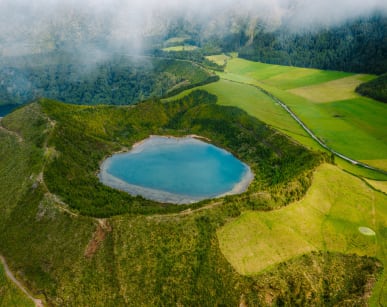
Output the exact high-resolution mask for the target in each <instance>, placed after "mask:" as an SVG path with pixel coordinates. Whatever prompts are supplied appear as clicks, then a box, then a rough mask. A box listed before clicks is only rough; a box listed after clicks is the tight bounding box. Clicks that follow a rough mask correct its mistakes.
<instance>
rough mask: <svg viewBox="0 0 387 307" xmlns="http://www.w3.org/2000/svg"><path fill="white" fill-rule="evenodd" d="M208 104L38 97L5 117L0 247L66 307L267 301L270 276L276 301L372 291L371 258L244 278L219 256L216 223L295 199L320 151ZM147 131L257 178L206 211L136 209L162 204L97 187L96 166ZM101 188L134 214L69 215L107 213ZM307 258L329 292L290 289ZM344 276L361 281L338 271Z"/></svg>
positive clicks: (26, 277)
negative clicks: (204, 150)
mask: <svg viewBox="0 0 387 307" xmlns="http://www.w3.org/2000/svg"><path fill="white" fill-rule="evenodd" d="M214 102H215V101H214V97H213V96H211V95H208V94H207V93H205V92H194V93H192V95H191V96H188V97H186V98H185V99H182V100H178V101H175V102H173V103H160V102H157V101H156V102H146V103H141V104H139V105H137V106H132V107H108V106H98V107H96V106H73V105H65V104H61V103H57V102H54V101H49V100H41V101H39V102H38V103H33V104H30V105H28V106H25V107H23V108H21V109H19V110H17V111H15V112H13V113H12V114H10V115H9V116H7V117H6V118H4V119H3V120H2V122H1V124H2V125H3V127H4V128H2V129H1V130H0V143H1V146H0V150H1V151H2V152H1V154H2V157H4V159H2V160H1V161H0V170H1V174H2V177H1V178H3V176H6V180H1V184H0V189H1V190H0V192H1V194H2V198H1V199H0V251H1V253H3V254H4V255H5V256H6V257H7V259H8V262H9V265H10V267H11V269H12V270H13V271H14V272H18V276H19V277H20V279H22V280H23V282H24V283H25V284H26V285H27V286H28V287H29V289H31V290H32V291H33V292H34V295H38V296H39V297H41V298H44V299H45V301H46V302H47V303H48V304H50V305H62V306H63V305H78V306H85V305H96V306H103V305H104V306H106V305H110V306H111V305H114V306H124V305H128V304H131V305H171V304H176V302H178V303H180V304H181V305H192V304H200V305H211V306H212V305H221V304H223V305H227V306H231V305H232V306H235V305H237V304H240V303H243V302H245V303H247V304H248V305H255V304H258V305H265V302H266V303H267V301H266V299H267V297H266V293H267V289H269V288H271V287H272V285H273V283H274V284H278V285H283V286H284V287H282V288H281V289H279V288H276V289H277V290H275V291H272V292H270V293H272V294H273V302H288V301H289V302H294V300H297V299H300V298H303V299H304V298H305V299H306V298H307V297H309V299H310V300H307V301H306V302H311V303H312V302H320V303H321V302H326V301H328V300H332V301H334V302H338V301H343V300H350V301H354V300H356V301H358V300H361V301H363V300H364V299H366V298H367V296H364V292H365V291H368V290H367V289H368V288H367V287H371V286H372V285H373V282H374V280H375V278H376V277H377V276H378V274H379V273H378V272H379V265H378V262H377V261H376V260H375V259H370V258H364V257H358V256H354V255H353V256H343V255H341V254H309V255H306V256H305V257H304V258H300V260H292V261H291V262H289V263H286V262H285V263H283V264H281V265H280V266H278V267H274V268H273V270H271V271H270V272H268V273H265V274H263V275H258V276H254V277H244V276H241V275H240V274H238V273H237V272H236V271H235V270H234V269H233V268H232V266H231V265H230V264H229V263H228V261H227V260H226V259H225V258H224V256H223V254H222V253H221V251H220V249H219V246H218V240H217V236H216V230H217V229H219V227H221V226H223V225H225V223H227V222H228V221H230V219H234V218H235V217H237V216H238V215H239V214H240V212H241V211H244V210H246V209H259V208H261V209H269V208H271V207H273V206H274V207H276V206H280V205H281V204H285V203H287V202H289V201H291V200H295V199H298V198H299V197H300V196H302V195H303V193H304V192H305V188H306V187H307V186H308V185H309V182H310V179H309V176H310V171H311V170H312V169H313V167H314V166H315V165H317V164H318V163H320V161H322V160H323V156H322V155H320V154H315V153H311V152H308V151H307V150H305V149H304V148H302V147H300V146H298V145H295V144H294V143H292V142H290V141H289V140H288V139H287V138H285V137H283V136H281V135H279V134H278V133H275V132H274V131H272V130H270V129H268V128H266V127H265V126H264V125H262V124H261V123H260V122H258V121H257V120H255V119H253V118H252V117H250V116H248V115H247V114H246V113H244V112H242V111H240V110H238V109H235V108H232V107H222V106H217V105H216V104H214ZM155 123H157V125H156V124H155ZM139 131H141V132H142V134H143V135H140V134H139ZM150 131H151V132H160V131H162V132H165V133H168V134H171V133H173V134H176V135H178V134H186V133H191V132H194V133H200V134H202V135H204V136H206V137H210V138H211V139H212V140H213V141H214V142H215V143H216V144H217V145H220V146H223V147H225V148H227V149H229V150H230V151H232V152H234V153H235V154H237V155H238V156H239V157H240V158H242V159H243V160H245V161H248V163H249V164H250V165H251V166H252V167H253V169H254V170H256V180H255V182H254V183H253V185H252V186H251V188H250V190H249V192H248V193H246V194H245V195H242V196H238V197H226V198H225V199H221V200H215V201H213V202H210V203H209V204H208V206H207V207H206V208H203V209H202V210H197V211H195V210H191V211H183V212H181V213H175V214H169V215H151V216H149V215H148V216H142V215H136V214H134V213H135V212H136V210H137V212H143V213H150V212H152V210H154V209H155V208H156V210H155V211H159V212H166V211H169V209H168V210H167V209H166V208H167V207H166V206H163V205H161V204H154V203H150V202H148V201H145V200H143V199H141V198H131V197H130V196H128V195H125V194H123V193H120V192H117V191H114V190H111V189H108V188H106V187H104V186H102V185H100V184H99V183H98V182H97V179H96V176H95V171H96V170H97V169H98V162H100V161H101V159H102V158H103V157H104V155H106V154H109V153H111V152H112V151H114V150H117V149H121V148H122V147H123V146H130V145H131V144H132V143H133V142H135V141H137V140H140V139H142V138H143V137H145V135H147V134H148V133H149V132H150ZM253 136H254V138H252V137H253ZM263 141H264V142H265V143H263ZM250 142H253V143H254V146H251V144H250ZM279 157H280V159H279ZM253 159H256V160H253ZM266 159H268V160H266ZM265 161H267V162H265ZM305 162H307V163H305ZM260 164H261V165H260ZM61 165H62V167H61ZM272 166H274V168H272ZM10 168H12V170H13V171H12V172H9V169H10ZM276 170H279V171H280V172H281V174H278V175H276ZM58 172H62V173H58ZM265 174H266V175H267V176H269V178H265ZM63 178H64V179H65V180H63ZM90 180H94V181H93V182H94V183H91V181H90ZM66 182H67V183H66ZM82 184H83V185H84V186H82ZM86 185H87V186H91V188H90V189H88V190H87V187H86ZM105 188H106V190H105ZM60 189H63V190H60ZM64 189H67V190H65V192H64ZM257 189H259V190H257ZM8 190H9V191H8ZM101 191H106V193H107V194H108V195H109V197H108V198H109V200H111V207H113V206H115V205H117V208H120V202H119V200H120V197H122V198H124V199H125V200H126V201H127V203H126V205H127V206H128V207H129V208H131V211H130V212H131V213H132V214H124V215H120V216H116V217H112V218H109V219H104V220H102V219H99V220H96V219H93V218H91V217H87V216H81V215H78V214H77V212H76V210H72V211H69V209H70V208H73V207H74V202H73V201H76V200H77V199H78V198H80V199H83V201H84V202H85V206H84V207H80V209H81V210H83V212H87V210H92V209H91V208H93V207H94V210H96V211H95V212H96V213H97V214H98V213H99V214H101V213H104V214H106V213H109V212H110V213H112V212H113V211H109V210H110V208H111V207H109V206H106V207H104V206H101V205H100V204H101V202H100V201H99V197H101V196H102V197H104V196H103V193H102V192H101ZM257 192H258V193H257ZM54 193H56V194H57V195H55V194H54ZM86 195H87V197H86ZM116 197H118V198H116ZM86 205H89V207H86ZM152 208H153V209H152ZM170 208H172V209H171V210H170V211H175V208H173V207H170ZM194 208H195V206H193V207H192V209H194ZM113 209H116V208H114V207H113ZM182 209H184V207H180V208H178V210H179V211H181V210H182ZM81 210H79V211H81ZM103 210H104V211H103ZM155 211H153V212H155ZM81 212H82V211H81ZM114 213H115V214H117V211H115V212H114ZM310 261H312V262H313V263H315V265H314V268H316V270H315V271H313V272H311V273H310V274H311V275H310V276H312V277H313V278H314V279H313V280H321V282H322V283H323V284H324V287H322V288H308V287H300V288H299V291H298V292H296V293H295V292H294V291H293V286H292V283H291V280H298V279H300V278H301V277H302V276H303V275H302V274H303V273H302V272H305V271H306V270H307V268H308V271H310V269H309V268H310ZM327 263H332V264H334V266H333V267H332V268H330V266H328V265H327ZM322 272H323V273H322ZM328 273H329V274H328ZM267 274H269V275H267ZM342 274H344V275H346V276H348V279H349V278H350V279H351V280H352V281H355V282H354V283H353V285H356V287H348V285H347V282H348V280H347V279H337V278H336V276H342ZM286 289H288V290H286ZM327 289H330V290H329V293H328V292H327ZM310 293H313V295H312V296H310Z"/></svg>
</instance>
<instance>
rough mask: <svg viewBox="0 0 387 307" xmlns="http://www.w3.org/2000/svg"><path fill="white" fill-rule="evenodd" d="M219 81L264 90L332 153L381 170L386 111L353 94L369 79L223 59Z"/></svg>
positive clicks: (386, 160)
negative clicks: (288, 108)
mask: <svg viewBox="0 0 387 307" xmlns="http://www.w3.org/2000/svg"><path fill="white" fill-rule="evenodd" d="M220 76H221V77H222V78H223V79H228V80H233V81H237V82H243V83H246V84H251V85H257V86H260V87H262V88H264V89H265V90H267V91H268V92H270V93H272V94H273V95H274V96H276V97H278V98H279V99H281V100H282V101H283V102H285V103H286V104H287V105H288V106H289V107H290V108H291V109H292V110H293V112H295V113H296V114H297V115H298V116H299V117H300V118H301V120H302V121H303V122H304V123H305V124H306V125H307V126H308V127H309V128H311V130H312V131H313V132H314V133H315V134H316V135H317V136H318V137H319V138H321V139H322V140H323V141H324V142H325V143H326V144H327V145H328V146H330V147H332V148H333V149H334V150H336V151H338V152H340V153H343V154H345V155H348V156H350V157H351V158H353V159H357V160H361V161H366V162H367V163H369V164H370V165H373V166H376V167H380V168H382V169H386V164H387V131H386V129H385V125H386V122H385V119H386V118H387V108H385V105H383V104H381V103H379V102H377V101H374V100H372V99H369V98H365V97H361V96H359V95H358V94H356V93H355V88H356V86H357V85H358V84H359V83H360V82H365V81H367V80H370V79H372V78H374V76H372V75H354V74H349V73H343V72H334V71H322V70H317V69H306V68H296V67H288V66H278V65H269V64H262V63H252V62H249V61H245V60H241V59H232V60H229V62H228V65H227V67H226V71H225V73H220ZM316 102H324V103H316ZM241 107H242V108H243V106H241ZM301 141H302V140H301ZM306 145H308V144H306ZM376 149H377V150H376Z"/></svg>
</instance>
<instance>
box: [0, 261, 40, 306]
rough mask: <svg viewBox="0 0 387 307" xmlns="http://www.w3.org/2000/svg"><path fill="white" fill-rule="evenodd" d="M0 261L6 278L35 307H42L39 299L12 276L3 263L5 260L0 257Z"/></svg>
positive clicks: (5, 263)
mask: <svg viewBox="0 0 387 307" xmlns="http://www.w3.org/2000/svg"><path fill="white" fill-rule="evenodd" d="M0 261H1V263H2V264H3V266H4V271H5V274H6V275H7V276H8V278H9V279H10V280H11V281H12V282H13V283H14V284H15V285H16V286H17V287H18V288H19V289H20V290H21V291H22V292H23V293H24V294H25V295H26V296H27V297H28V298H29V299H31V300H32V301H33V302H34V303H35V306H36V307H43V306H44V305H43V302H42V300H40V299H37V298H34V297H33V296H32V295H31V294H30V293H29V292H28V291H27V289H26V288H25V287H24V286H23V285H22V284H21V283H20V282H19V281H18V280H17V279H16V277H15V276H14V275H13V273H12V272H11V270H10V269H9V267H8V265H7V262H6V261H5V258H4V257H3V256H1V255H0Z"/></svg>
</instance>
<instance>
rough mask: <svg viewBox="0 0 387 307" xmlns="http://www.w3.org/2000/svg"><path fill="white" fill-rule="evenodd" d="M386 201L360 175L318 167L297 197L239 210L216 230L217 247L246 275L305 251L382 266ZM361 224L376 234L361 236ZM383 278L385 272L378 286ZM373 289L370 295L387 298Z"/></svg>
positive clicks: (385, 260) (386, 237)
mask: <svg viewBox="0 0 387 307" xmlns="http://www.w3.org/2000/svg"><path fill="white" fill-rule="evenodd" d="M386 203H387V197H386V196H385V195H383V194H381V193H379V192H376V191H374V190H373V189H371V188H370V187H369V186H367V185H366V184H365V183H364V182H362V181H361V180H360V179H358V178H356V177H353V176H351V175H349V174H346V173H345V172H343V171H341V170H339V169H338V168H337V167H335V166H332V165H323V166H321V167H319V168H318V171H317V172H316V173H315V175H314V179H313V184H312V187H311V188H310V189H309V191H308V193H307V195H306V196H305V198H304V199H303V200H301V201H299V202H297V203H294V204H291V205H289V206H288V207H286V208H282V209H280V210H276V211H271V212H251V211H249V212H244V213H243V214H242V215H241V216H240V217H239V218H237V219H236V220H235V221H233V222H231V223H229V224H227V225H225V226H224V227H222V228H221V229H220V230H219V231H218V238H219V242H220V247H221V249H222V252H223V253H224V255H225V256H226V258H227V259H228V260H229V261H230V263H231V264H232V265H233V266H234V267H235V269H236V270H237V271H238V272H240V273H242V274H247V275H252V274H257V273H259V272H261V271H262V270H265V269H267V268H269V267H272V266H274V265H276V264H278V263H280V262H283V261H286V260H288V259H291V258H293V257H296V256H298V255H301V254H304V253H306V252H308V251H311V250H324V251H335V252H342V253H349V254H351V253H355V254H358V255H369V256H375V257H377V258H378V259H380V260H381V261H382V262H383V263H384V265H385V266H386V265H387V257H386V252H387V233H386V231H385V229H386V227H387V206H386ZM361 226H364V227H369V228H371V229H372V230H374V231H375V232H376V236H365V235H363V234H361V233H360V232H359V227H361ZM386 278H387V275H386V273H385V275H384V276H383V279H382V280H381V281H380V283H379V286H381V284H382V283H383V280H386ZM377 289H378V291H381V288H377ZM378 291H376V292H375V293H374V298H376V297H378V296H379V294H380V296H381V297H384V298H385V299H386V298H387V295H385V294H386V293H385V292H384V293H380V292H378ZM384 291H387V289H384Z"/></svg>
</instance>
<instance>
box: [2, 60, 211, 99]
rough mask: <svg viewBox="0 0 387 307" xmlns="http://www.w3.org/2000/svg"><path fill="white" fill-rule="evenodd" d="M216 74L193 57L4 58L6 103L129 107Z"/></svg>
mask: <svg viewBox="0 0 387 307" xmlns="http://www.w3.org/2000/svg"><path fill="white" fill-rule="evenodd" d="M93 56H94V55H90V57H91V58H92V57H93ZM211 76H212V75H211V74H210V73H209V72H208V71H207V70H205V69H204V68H202V67H201V66H199V65H197V64H194V63H193V62H191V61H186V60H175V59H166V58H154V57H145V56H144V57H142V56H120V55H116V56H112V57H111V58H109V59H105V60H100V61H99V62H98V61H97V62H90V63H89V62H87V61H86V62H82V61H80V60H79V59H77V58H76V57H75V58H74V56H71V55H69V54H61V53H59V54H43V55H31V56H24V57H9V58H0V105H11V104H24V103H27V102H30V101H32V100H34V99H36V98H40V97H46V98H51V99H56V100H61V101H66V102H67V103H73V104H88V105H94V104H113V105H127V104H133V103H136V102H138V101H142V100H146V99H149V98H151V97H162V96H165V95H166V94H168V92H169V91H171V90H173V91H174V92H178V91H179V90H181V89H185V88H187V87H189V86H190V87H192V86H194V85H196V84H204V83H206V82H211V81H213V80H212V79H211Z"/></svg>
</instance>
